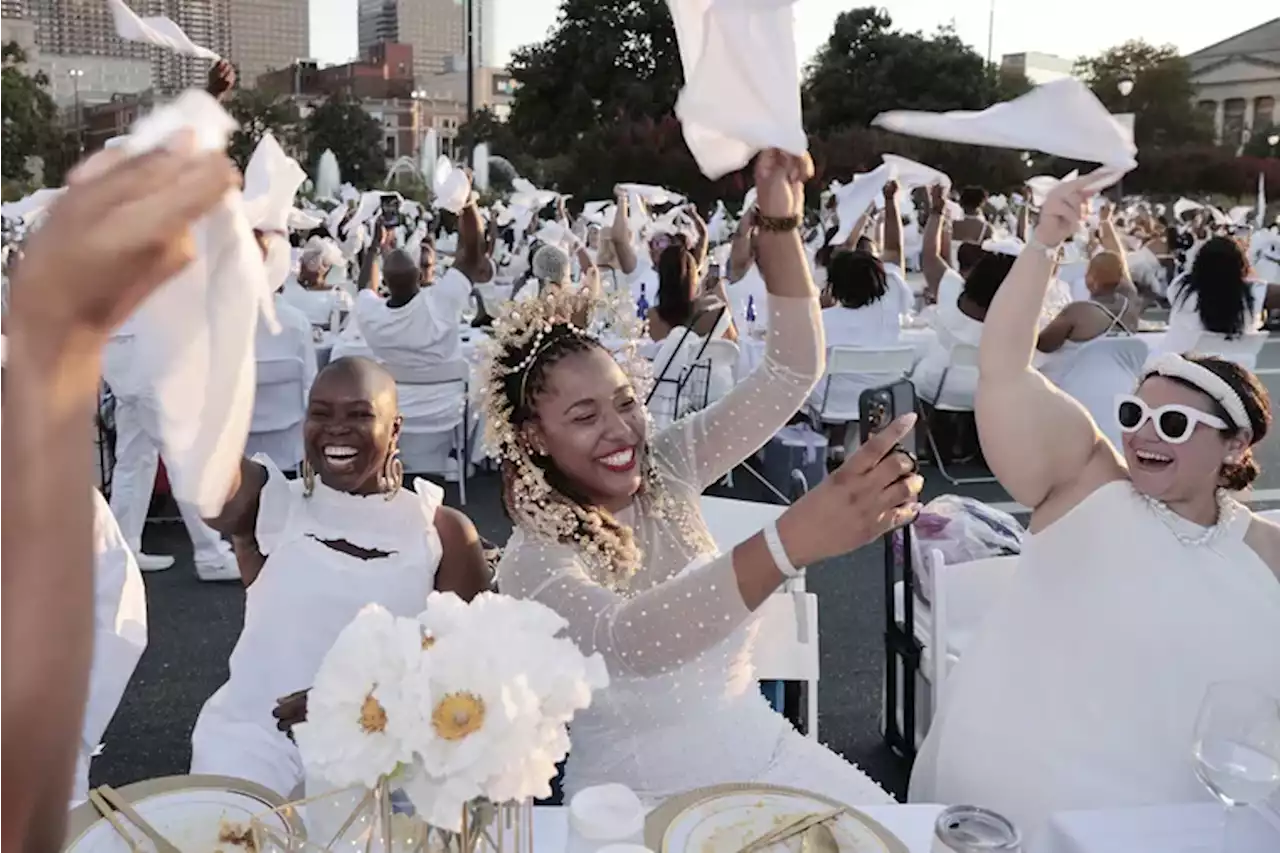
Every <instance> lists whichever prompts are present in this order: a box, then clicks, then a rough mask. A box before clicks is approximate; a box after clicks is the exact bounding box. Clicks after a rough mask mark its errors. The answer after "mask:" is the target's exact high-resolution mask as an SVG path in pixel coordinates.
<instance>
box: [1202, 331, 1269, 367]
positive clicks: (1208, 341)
mask: <svg viewBox="0 0 1280 853" xmlns="http://www.w3.org/2000/svg"><path fill="white" fill-rule="evenodd" d="M1269 337H1270V335H1268V334H1267V333H1266V332H1249V333H1248V334H1244V335H1241V336H1240V337H1238V338H1228V337H1227V336H1226V335H1219V334H1217V333H1216V332H1201V333H1200V337H1199V338H1198V339H1197V340H1196V345H1195V346H1194V347H1193V348H1192V349H1193V350H1194V351H1195V352H1198V353H1200V354H1201V355H1215V356H1217V357H1218V358H1222V359H1226V360H1227V361H1234V362H1235V363H1236V364H1238V365H1240V366H1241V367H1243V368H1246V369H1248V370H1253V369H1255V368H1256V367H1257V366H1258V353H1260V352H1262V345H1263V344H1265V343H1266V342H1267V339H1268V338H1269Z"/></svg>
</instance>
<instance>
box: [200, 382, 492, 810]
mask: <svg viewBox="0 0 1280 853" xmlns="http://www.w3.org/2000/svg"><path fill="white" fill-rule="evenodd" d="M400 425H401V418H400V415H399V412H398V408H397V403H396V388H395V382H394V381H393V380H392V379H391V377H390V375H389V374H388V373H387V372H386V370H385V369H383V368H382V367H380V366H379V365H377V364H376V363H374V362H372V361H369V360H368V359H362V358H344V359H339V360H338V361H335V362H331V363H330V364H329V365H327V366H326V367H325V369H324V370H322V371H320V374H319V376H317V377H316V381H315V384H314V385H313V386H312V388H311V399H310V401H309V404H308V408H307V421H306V427H305V433H306V453H307V457H306V463H305V465H304V468H303V475H302V477H301V478H299V479H297V480H292V481H290V480H286V479H285V478H284V476H283V475H282V474H281V473H280V471H279V470H278V469H277V468H276V467H275V466H274V465H273V464H272V463H271V461H270V460H269V459H267V458H266V457H262V456H260V457H258V458H257V459H254V460H250V459H245V460H244V461H243V462H242V463H241V466H240V474H239V476H238V477H237V478H236V482H235V483H234V484H233V487H232V489H231V492H230V497H229V498H228V500H227V503H226V506H225V507H224V508H223V511H222V514H221V515H220V516H219V517H218V518H216V519H211V520H210V523H211V524H213V525H214V526H215V527H217V528H218V529H219V530H222V531H223V532H225V533H227V534H228V535H231V536H233V537H235V538H236V539H237V541H238V542H239V543H240V544H239V550H240V552H241V562H240V568H241V571H242V573H243V581H244V584H245V586H246V587H247V592H246V598H245V617H244V629H243V631H242V632H241V634H240V638H239V640H238V641H237V642H236V646H235V649H234V650H233V651H232V653H231V660H230V675H229V677H228V679H227V681H226V683H225V684H223V685H222V687H220V688H218V691H217V692H216V693H214V694H213V696H212V697H211V698H210V699H209V700H208V701H207V702H206V703H205V705H204V707H203V708H202V709H201V711H200V716H199V718H198V719H197V721H196V726H195V730H194V731H193V732H192V735H191V772H192V773H212V774H219V775H226V776H235V777H238V778H242V779H249V780H251V781H254V782H257V783H259V784H261V785H265V786H266V787H267V788H269V789H271V790H273V791H275V792H276V793H278V794H279V795H280V796H282V797H289V796H291V795H293V794H295V793H296V792H297V789H298V787H299V786H300V785H301V783H302V782H303V768H302V763H301V759H300V758H299V756H298V751H297V748H296V747H295V746H294V745H293V743H292V742H291V741H290V739H289V738H288V736H287V735H286V734H285V733H283V732H282V731H281V730H280V729H279V728H278V726H279V725H282V724H283V722H281V723H278V722H277V719H276V717H275V712H276V710H277V705H278V704H279V700H280V697H291V698H290V702H289V703H288V707H289V718H288V721H287V722H297V721H298V720H299V719H300V718H301V716H303V715H305V698H304V693H302V691H305V690H306V689H308V688H309V687H310V686H311V682H312V679H313V678H314V676H315V673H316V670H317V669H318V668H319V666H320V662H321V661H322V660H323V659H324V655H325V653H326V652H328V650H329V648H330V647H331V646H332V645H333V642H334V640H335V639H336V638H337V636H338V633H339V632H340V631H341V630H342V629H343V628H344V627H346V625H347V624H348V623H349V622H350V621H351V620H352V619H353V618H355V616H356V614H357V613H359V612H360V610H361V609H362V608H363V607H364V606H365V605H367V604H370V603H378V604H381V605H382V606H383V607H386V608H387V609H389V610H390V611H391V612H393V613H395V614H396V615H399V616H410V615H413V614H415V613H418V612H420V611H421V610H422V608H423V607H424V606H425V604H426V599H427V595H428V594H429V593H430V592H431V590H433V589H438V590H442V591H452V592H456V593H457V594H458V595H460V596H461V597H463V598H465V599H468V600H470V599H471V598H472V597H474V596H475V594H476V593H477V592H479V591H480V590H481V589H483V588H485V587H486V586H488V582H489V572H488V568H487V566H486V564H485V560H484V554H483V552H482V551H481V548H480V541H479V536H478V535H477V533H476V531H475V527H474V526H473V525H472V524H471V522H470V520H469V519H468V518H467V517H466V516H465V515H462V514H461V513H459V512H456V511H454V510H451V509H448V508H447V507H444V506H441V499H442V497H443V493H442V491H441V490H440V488H439V487H437V486H435V485H432V484H431V483H428V482H426V481H425V480H418V481H417V482H416V483H415V484H414V488H413V490H408V489H404V488H402V482H401V481H402V477H403V471H402V470H401V469H400V467H399V462H398V460H397V458H396V457H397V454H398V451H397V448H396V444H397V441H398V439H399V435H400ZM295 693H296V694H297V695H293V694H295Z"/></svg>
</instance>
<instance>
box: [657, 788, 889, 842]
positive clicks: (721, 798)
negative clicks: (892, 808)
mask: <svg viewBox="0 0 1280 853" xmlns="http://www.w3.org/2000/svg"><path fill="white" fill-rule="evenodd" d="M837 806H839V807H844V804H843V803H840V802H838V801H836V800H833V799H831V798H830V797H824V796H822V795H821V794H814V793H810V792H809V791H802V790H799V789H797V788H785V787H782V786H778V785H760V784H755V783H750V782H746V783H731V784H725V785H714V786H712V787H708V788H699V789H696V790H693V791H689V792H687V793H684V794H681V795H679V796H676V797H672V798H671V799H669V800H667V801H666V802H665V803H663V804H662V805H661V806H659V807H658V808H656V809H654V810H653V811H652V812H650V813H649V816H648V818H646V820H645V830H644V837H645V845H646V846H647V847H649V849H651V850H656V851H659V853H686V852H687V853H713V851H714V853H722V851H725V850H738V849H740V848H741V847H743V846H745V845H746V844H747V843H749V842H750V841H752V840H753V839H755V838H759V837H760V836H763V835H764V834H765V833H767V832H769V831H771V830H773V829H777V828H778V827H780V826H783V825H786V824H787V823H790V822H791V821H794V820H798V819H799V818H801V817H804V816H805V815H807V814H812V813H815V812H824V811H828V810H830V809H831V808H834V807H837ZM828 828H829V829H831V831H832V834H833V835H834V836H835V839H836V842H837V843H838V844H839V849H840V851H841V853H909V851H908V850H907V846H906V845H905V844H903V843H902V841H901V840H900V839H899V838H898V837H897V836H895V835H894V834H893V833H892V832H890V831H889V830H887V829H885V828H884V827H883V826H882V825H880V823H878V822H877V821H875V820H873V819H872V818H870V817H868V816H867V815H865V814H863V813H862V812H860V811H858V810H857V809H855V808H847V810H846V811H845V813H844V814H842V815H840V816H839V818H837V819H835V820H832V821H831V822H830V823H829V824H828ZM799 843H800V839H799V838H796V839H794V840H793V842H792V843H791V844H790V845H789V846H788V845H786V844H782V845H777V846H776V847H772V848H770V850H771V851H774V850H776V851H779V853H780V852H781V851H783V850H788V849H790V848H791V847H794V848H795V849H797V850H798V849H799Z"/></svg>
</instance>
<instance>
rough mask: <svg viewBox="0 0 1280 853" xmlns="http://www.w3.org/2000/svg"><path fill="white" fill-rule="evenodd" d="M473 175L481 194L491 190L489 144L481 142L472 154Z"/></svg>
mask: <svg viewBox="0 0 1280 853" xmlns="http://www.w3.org/2000/svg"><path fill="white" fill-rule="evenodd" d="M471 173H472V174H473V175H474V176H475V179H476V186H477V187H479V188H480V191H481V192H484V191H485V190H487V189H489V143H487V142H481V143H480V144H479V145H477V146H476V147H475V150H474V151H472V152H471Z"/></svg>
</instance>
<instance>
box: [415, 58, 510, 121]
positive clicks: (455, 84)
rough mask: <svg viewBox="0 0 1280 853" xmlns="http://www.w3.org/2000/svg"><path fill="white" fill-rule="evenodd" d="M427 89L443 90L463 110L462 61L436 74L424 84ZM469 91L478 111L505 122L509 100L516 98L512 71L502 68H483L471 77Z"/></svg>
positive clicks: (464, 81)
mask: <svg viewBox="0 0 1280 853" xmlns="http://www.w3.org/2000/svg"><path fill="white" fill-rule="evenodd" d="M426 83H427V88H428V89H431V90H433V91H445V92H448V93H449V95H450V96H451V97H452V98H453V99H454V100H455V101H456V102H458V103H460V104H462V105H463V106H464V107H465V105H466V103H467V65H466V60H465V59H463V60H461V61H460V62H457V63H451V70H449V71H446V72H445V73H443V74H437V75H435V76H434V77H430V78H428V79H427V81H426ZM472 87H473V88H472V91H473V93H474V97H475V108H476V110H477V111H479V110H482V109H485V108H488V109H489V110H490V111H491V112H492V113H493V114H494V115H495V116H496V117H497V118H498V119H499V120H500V121H506V119H507V116H508V115H509V114H510V113H511V101H512V100H513V99H514V98H515V91H516V82H515V80H514V79H512V77H511V72H509V71H507V70H506V69H504V68H493V67H482V68H477V69H476V70H475V74H474V75H473V77H472Z"/></svg>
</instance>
